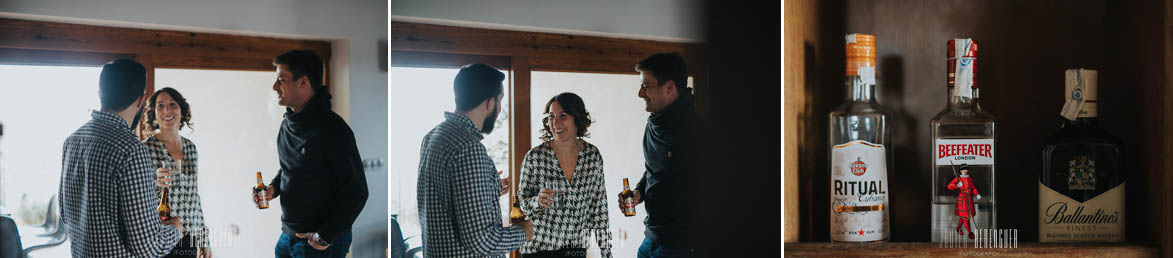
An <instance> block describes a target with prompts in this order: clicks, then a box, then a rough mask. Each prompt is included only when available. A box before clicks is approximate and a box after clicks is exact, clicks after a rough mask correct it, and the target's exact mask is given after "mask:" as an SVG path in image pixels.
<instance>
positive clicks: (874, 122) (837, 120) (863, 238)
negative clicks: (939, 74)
mask: <svg viewBox="0 0 1173 258" xmlns="http://www.w3.org/2000/svg"><path fill="white" fill-rule="evenodd" d="M875 42H876V37H875V36H872V35H864V34H850V35H847V80H846V82H845V85H846V86H847V96H846V98H845V100H844V103H843V105H840V106H838V107H836V108H835V109H833V110H831V114H830V130H831V132H830V141H829V142H830V146H831V148H830V149H831V150H830V152H831V153H830V156H831V159H830V160H831V164H830V168H831V171H830V173H831V176H830V178H831V180H830V182H829V183H830V184H831V193H830V194H831V198H830V199H831V205H830V207H831V227H830V230H831V241H837V242H871V241H885V240H888V237H889V235H890V233H891V232H890V231H889V225H888V221H889V220H888V210H890V209H891V208H890V207H889V206H888V164H890V163H891V160H892V142H891V141H892V132H891V126H890V125H889V121H888V119H889V118H890V117H891V115H890V114H889V112H888V111H887V109H885V108H884V106H882V105H880V103H878V102H876V97H875V96H876V44H875Z"/></svg>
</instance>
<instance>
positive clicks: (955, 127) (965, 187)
mask: <svg viewBox="0 0 1173 258" xmlns="http://www.w3.org/2000/svg"><path fill="white" fill-rule="evenodd" d="M977 52H978V44H977V42H975V41H973V40H971V39H968V38H965V39H954V40H950V41H949V42H947V43H946V55H947V56H948V57H949V60H948V61H947V62H946V63H947V69H946V71H947V73H948V75H949V80H948V83H947V84H948V86H949V90H947V91H946V92H947V93H946V97H947V98H948V104H947V105H945V110H942V111H941V112H940V113H938V114H937V115H936V116H934V117H933V120H932V121H931V122H930V123H929V126H930V129H929V133H930V135H931V137H932V144H933V145H932V156H931V157H930V159H929V161H931V164H930V167H931V168H932V169H931V170H930V171H931V173H932V181H931V183H932V184H933V200H932V205H931V207H932V223H933V224H932V240H933V242H946V241H949V242H951V241H952V239H962V240H964V239H973V238H974V237H973V236H974V232H975V231H977V230H978V229H994V228H996V225H997V221H998V217H997V208H996V207H997V205H995V200H997V195H995V194H994V189H996V188H995V187H994V176H995V170H994V165H995V159H994V157H995V156H994V155H995V148H994V146H995V145H994V142H995V134H994V129H995V128H994V123H995V120H994V115H991V114H990V113H987V112H986V111H985V110H982V107H981V105H979V104H978V97H979V96H980V94H978V93H979V89H980V88H978V80H977ZM983 87H984V86H983ZM963 168H964V169H963Z"/></svg>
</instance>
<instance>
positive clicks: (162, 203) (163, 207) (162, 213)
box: [158, 187, 171, 220]
mask: <svg viewBox="0 0 1173 258" xmlns="http://www.w3.org/2000/svg"><path fill="white" fill-rule="evenodd" d="M167 189H168V188H167V187H163V191H161V192H160V193H161V194H159V195H160V198H159V209H158V210H159V220H167V219H170V218H171V205H169V204H167V193H168V192H169V191H168V190H167Z"/></svg>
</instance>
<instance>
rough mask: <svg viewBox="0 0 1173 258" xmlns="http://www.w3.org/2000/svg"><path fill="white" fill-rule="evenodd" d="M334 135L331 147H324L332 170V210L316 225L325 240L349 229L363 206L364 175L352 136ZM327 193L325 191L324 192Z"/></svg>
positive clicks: (329, 239)
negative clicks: (323, 220) (319, 225)
mask: <svg viewBox="0 0 1173 258" xmlns="http://www.w3.org/2000/svg"><path fill="white" fill-rule="evenodd" d="M347 136H349V137H337V138H336V139H335V141H334V143H333V145H332V147H334V148H333V149H332V150H327V152H328V153H327V154H326V155H327V156H328V158H327V162H328V164H327V167H328V169H330V170H332V171H330V173H331V174H332V175H333V179H334V182H333V185H334V187H333V189H334V190H335V192H334V193H333V194H332V196H335V199H334V207H333V211H332V212H331V213H329V214H328V215H327V217H326V221H325V223H322V226H321V227H320V228H318V235H319V236H321V237H322V239H323V240H326V241H327V242H333V241H334V238H336V237H338V235H340V234H342V233H344V232H346V231H347V230H349V229H350V226H351V225H352V224H354V221H355V219H358V215H359V214H360V213H362V209H363V207H364V206H366V203H367V196H368V195H369V193H368V190H367V176H366V174H364V173H363V166H362V159H361V158H360V156H359V153H358V147H357V146H355V143H354V136H353V135H352V134H347ZM323 194H327V193H323Z"/></svg>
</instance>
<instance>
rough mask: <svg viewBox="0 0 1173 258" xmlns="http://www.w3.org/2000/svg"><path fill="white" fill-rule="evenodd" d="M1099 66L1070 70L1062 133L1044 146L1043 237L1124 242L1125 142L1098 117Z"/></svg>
mask: <svg viewBox="0 0 1173 258" xmlns="http://www.w3.org/2000/svg"><path fill="white" fill-rule="evenodd" d="M1096 77H1098V76H1097V73H1096V71H1095V70H1087V69H1071V70H1067V82H1066V83H1065V84H1066V87H1065V88H1066V89H1065V90H1064V94H1063V95H1064V97H1065V98H1066V99H1067V101H1066V104H1065V105H1064V108H1063V111H1062V112H1061V115H1063V116H1064V118H1065V119H1064V120H1063V124H1062V125H1061V127H1060V129H1059V132H1058V133H1056V134H1055V135H1054V136H1052V137H1050V138H1048V139H1047V141H1046V144H1045V145H1044V146H1043V170H1042V171H1041V173H1039V242H1120V241H1124V173H1121V168H1122V166H1123V164H1124V161H1123V160H1122V157H1123V155H1122V149H1123V147H1122V146H1123V145H1122V144H1121V142H1120V140H1118V139H1117V138H1115V137H1112V136H1111V135H1108V133H1107V132H1105V131H1104V129H1103V128H1100V125H1099V122H1098V121H1097V112H1096V111H1097V110H1096V108H1097V103H1096V99H1097V98H1096V96H1097V95H1098V92H1097V88H1098V86H1097V85H1096Z"/></svg>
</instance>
